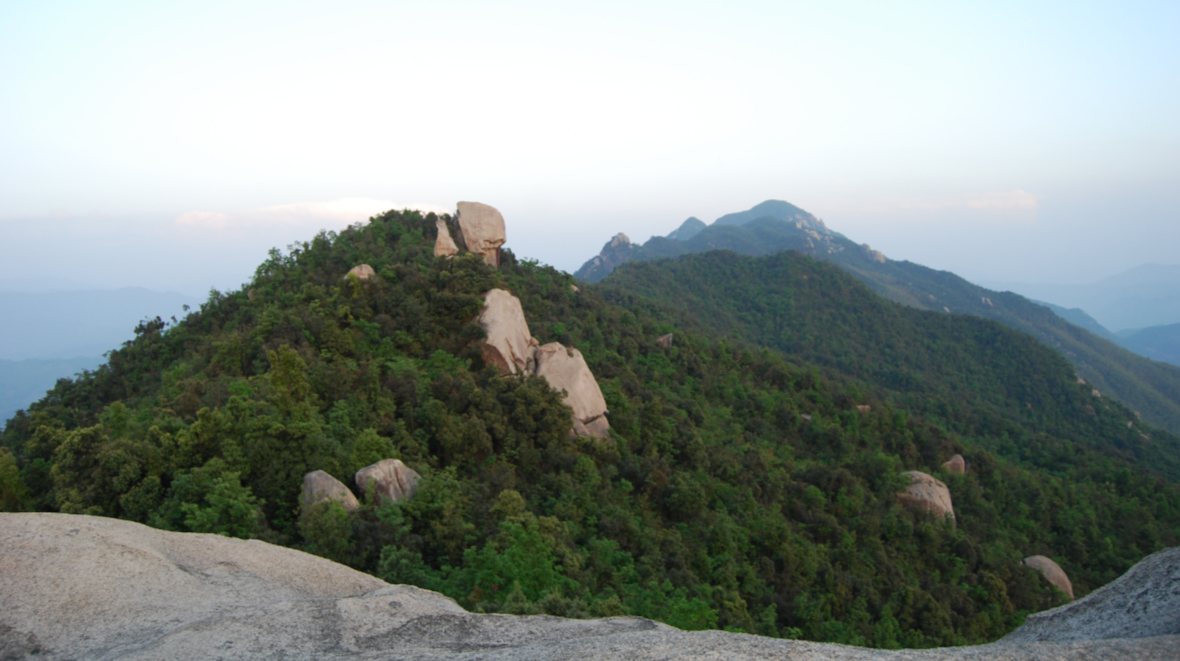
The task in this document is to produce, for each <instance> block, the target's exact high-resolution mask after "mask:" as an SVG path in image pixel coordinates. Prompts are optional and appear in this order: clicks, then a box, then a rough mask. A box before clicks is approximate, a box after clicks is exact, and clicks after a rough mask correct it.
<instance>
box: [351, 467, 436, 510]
mask: <svg viewBox="0 0 1180 661" xmlns="http://www.w3.org/2000/svg"><path fill="white" fill-rule="evenodd" d="M420 479H422V476H421V475H419V474H418V472H417V471H415V470H414V469H412V468H410V467H409V466H407V465H405V464H403V463H402V462H401V459H382V460H381V461H378V462H377V463H375V464H372V465H370V466H365V467H364V468H362V469H360V470H359V471H357V472H356V486H357V487H358V488H360V489H362V490H364V492H365V494H366V495H367V496H368V497H369V498H376V497H382V498H388V499H389V500H392V501H393V502H395V503H396V502H400V501H403V500H409V499H411V498H413V497H414V494H416V493H418V480H420Z"/></svg>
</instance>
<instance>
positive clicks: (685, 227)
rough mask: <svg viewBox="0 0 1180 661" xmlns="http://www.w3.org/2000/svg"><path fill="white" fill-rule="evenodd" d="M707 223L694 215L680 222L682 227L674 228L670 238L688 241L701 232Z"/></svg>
mask: <svg viewBox="0 0 1180 661" xmlns="http://www.w3.org/2000/svg"><path fill="white" fill-rule="evenodd" d="M705 227H706V225H705V223H704V221H702V220H701V219H700V218H697V217H695V216H694V217H692V218H689V219H688V220H686V221H684V222H683V223H681V224H680V227H678V228H676V229H674V230H672V232H670V233H669V234H668V238H669V239H673V240H676V241H688V240H689V239H691V238H692V237H694V236H696V235H698V234H700V233H701V230H703V229H705Z"/></svg>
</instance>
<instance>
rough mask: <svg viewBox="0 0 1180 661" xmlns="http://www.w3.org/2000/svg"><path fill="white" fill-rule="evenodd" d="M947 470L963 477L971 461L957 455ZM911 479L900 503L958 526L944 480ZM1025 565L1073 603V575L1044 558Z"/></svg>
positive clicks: (945, 466)
mask: <svg viewBox="0 0 1180 661" xmlns="http://www.w3.org/2000/svg"><path fill="white" fill-rule="evenodd" d="M942 468H943V470H945V471H946V472H947V473H950V474H952V475H962V474H964V473H966V472H967V462H966V461H965V460H964V459H963V455H961V454H956V455H954V456H953V457H951V458H950V459H948V460H947V461H946V462H944V463H943V464H942ZM903 475H905V476H906V477H908V478H910V484H909V486H908V487H906V490H905V491H903V492H901V493H899V494H898V495H897V501H898V502H899V503H901V504H902V505H904V506H906V507H909V508H912V509H915V510H919V511H923V512H931V513H933V514H935V515H937V516H941V517H942V518H944V519H946V520H949V521H950V522H951V524H952V525H953V524H954V523H955V506H954V503H952V502H951V491H950V489H948V488H947V486H946V484H945V483H943V481H942V480H939V479H937V478H935V477H934V476H932V475H929V474H927V473H923V472H921V471H908V472H906V473H903ZM1024 565H1025V566H1027V567H1030V568H1032V569H1035V570H1037V571H1039V572H1041V574H1042V575H1043V576H1044V577H1045V579H1046V580H1047V581H1049V583H1050V584H1051V585H1052V586H1053V587H1055V588H1057V589H1058V590H1060V591H1061V592H1062V593H1064V594H1065V595H1066V596H1068V597H1069V599H1070V601H1073V598H1074V597H1073V584H1072V583H1070V581H1069V576H1067V575H1066V573H1065V571H1064V570H1063V569H1062V568H1061V567H1060V565H1058V564H1057V563H1056V562H1054V561H1053V560H1052V559H1050V558H1048V557H1045V556H1043V555H1033V556H1029V557H1027V558H1025V559H1024Z"/></svg>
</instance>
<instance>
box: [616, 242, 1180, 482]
mask: <svg viewBox="0 0 1180 661" xmlns="http://www.w3.org/2000/svg"><path fill="white" fill-rule="evenodd" d="M604 285H605V286H606V287H607V291H608V292H609V298H610V299H611V300H614V301H617V302H620V303H622V304H624V305H626V304H628V303H627V302H626V301H628V300H629V298H630V297H631V296H634V295H638V296H643V297H646V298H647V299H648V300H653V301H655V300H658V301H661V302H662V303H661V306H662V307H665V308H667V309H670V310H678V311H679V312H680V313H681V317H682V319H684V320H685V323H692V321H693V320H699V321H698V323H701V324H704V325H706V326H707V327H709V328H711V329H712V330H714V331H717V332H722V333H725V334H727V335H731V336H734V337H739V338H743V339H746V340H748V341H750V342H754V343H757V344H760V345H762V346H766V347H770V348H773V349H777V350H779V351H782V352H784V353H786V354H788V355H790V356H792V357H794V358H796V359H797V360H799V361H801V362H803V363H808V364H818V365H822V366H825V367H828V368H832V369H834V370H837V371H839V372H841V373H843V374H846V375H848V376H851V377H855V378H857V379H861V380H864V381H865V382H867V383H869V384H872V385H874V386H877V387H878V388H879V389H880V390H881V391H883V392H887V393H890V399H891V401H893V402H895V403H896V404H897V405H898V406H902V407H904V408H907V409H909V410H911V411H919V412H921V413H922V414H923V415H924V416H926V417H927V418H929V419H931V420H936V421H938V422H939V423H940V424H944V425H946V426H947V427H948V428H950V429H953V430H955V431H956V432H958V433H961V434H964V435H967V436H969V437H971V438H973V439H975V440H976V442H978V443H981V444H983V445H984V446H985V447H991V448H993V449H997V450H999V451H1002V452H1004V453H1005V454H1007V455H1009V456H1011V457H1012V458H1020V457H1021V456H1023V455H1024V453H1025V452H1026V451H1027V450H1028V448H1029V446H1030V445H1031V444H1032V438H1031V437H1027V438H1026V437H1024V436H1025V435H1027V434H1038V433H1039V434H1044V435H1047V436H1048V437H1050V438H1053V439H1057V441H1058V442H1064V443H1067V444H1069V445H1077V446H1082V445H1084V446H1088V447H1091V448H1095V449H1097V450H1099V451H1100V452H1101V453H1102V455H1103V456H1119V457H1121V458H1122V459H1123V460H1125V461H1126V462H1128V463H1129V464H1130V465H1134V466H1136V467H1137V470H1141V471H1145V472H1158V473H1160V474H1161V475H1164V476H1165V477H1166V478H1167V479H1169V480H1172V481H1176V482H1180V439H1177V438H1176V437H1175V436H1173V435H1171V434H1169V433H1167V432H1163V431H1152V433H1151V434H1147V433H1144V432H1145V430H1143V429H1140V428H1138V427H1137V426H1136V423H1138V418H1137V417H1136V416H1135V414H1134V413H1133V412H1132V411H1130V410H1128V409H1126V408H1125V407H1124V406H1122V405H1121V404H1119V403H1117V402H1110V401H1106V399H1105V398H1103V397H1101V396H1095V395H1094V394H1093V389H1092V388H1090V387H1089V386H1088V385H1084V384H1079V383H1077V382H1076V378H1075V377H1074V373H1073V369H1072V367H1071V366H1070V365H1069V364H1068V363H1067V362H1066V361H1064V360H1063V359H1062V358H1061V356H1059V355H1057V354H1056V353H1055V352H1053V351H1051V350H1049V349H1047V348H1045V347H1044V346H1042V345H1041V344H1040V343H1038V342H1037V341H1035V340H1034V339H1033V338H1031V337H1029V336H1028V335H1025V334H1023V333H1019V332H1016V331H1013V330H1011V329H1009V328H1005V327H1004V326H1002V325H1000V324H997V323H995V322H992V321H989V320H985V319H979V318H976V317H971V316H967V315H949V314H945V313H936V312H928V311H919V310H914V309H912V308H908V307H903V306H900V305H896V304H894V303H891V302H889V301H886V300H884V299H882V298H880V297H878V296H876V295H875V294H873V292H872V291H870V290H869V289H868V287H866V286H864V284H863V283H861V282H859V281H857V280H856V279H855V278H852V277H850V276H849V275H848V274H846V273H844V272H843V271H842V270H840V269H839V268H837V267H835V266H832V265H830V264H825V263H823V262H819V261H816V260H813V259H811V258H809V257H806V256H804V255H800V254H799V253H797V252H784V253H778V254H776V255H771V256H768V257H760V258H755V257H745V256H742V255H738V254H735V253H732V252H727V251H725V252H723V251H715V252H710V253H703V254H697V255H689V256H686V257H683V258H681V259H678V260H671V261H662V262H655V263H632V264H626V265H624V266H623V267H621V268H619V269H618V270H617V271H615V273H614V274H613V275H612V276H611V277H610V278H609V279H608V280H606V281H605V282H604ZM1079 393H1081V394H1082V395H1084V396H1080V397H1079ZM1054 463H1056V460H1054V461H1053V462H1050V463H1046V464H1045V465H1044V466H1043V467H1044V468H1047V469H1052V467H1053V464H1054Z"/></svg>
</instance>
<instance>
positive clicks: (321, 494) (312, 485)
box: [303, 459, 422, 512]
mask: <svg viewBox="0 0 1180 661" xmlns="http://www.w3.org/2000/svg"><path fill="white" fill-rule="evenodd" d="M420 479H422V476H420V475H419V474H418V472H417V471H415V470H414V469H413V468H410V467H409V466H407V465H405V464H403V463H402V462H401V460H400V459H382V460H381V461H378V462H377V463H375V464H372V465H369V466H365V467H364V468H362V469H360V470H359V471H357V472H356V475H355V476H354V481H355V482H356V486H357V487H358V488H360V489H362V490H363V491H364V493H365V495H366V496H367V497H368V498H369V500H370V501H376V502H383V501H384V500H389V501H393V502H395V503H396V502H400V501H403V500H409V499H410V498H413V497H414V494H415V493H417V491H418V480H420ZM325 500H334V501H336V502H338V503H340V506H341V507H343V508H344V509H345V510H347V511H349V512H351V511H353V510H356V509H358V508H360V506H361V504H360V501H358V500H357V497H356V496H355V495H354V494H353V493H352V490H351V489H349V488H348V487H347V486H345V484H344V483H343V482H341V481H340V480H337V479H336V478H334V477H332V476H331V475H329V474H327V473H325V472H324V471H322V470H317V471H312V472H310V473H308V474H307V475H304V476H303V506H304V507H306V508H310V507H312V506H314V505H317V504H319V503H321V502H324V501H325Z"/></svg>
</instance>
